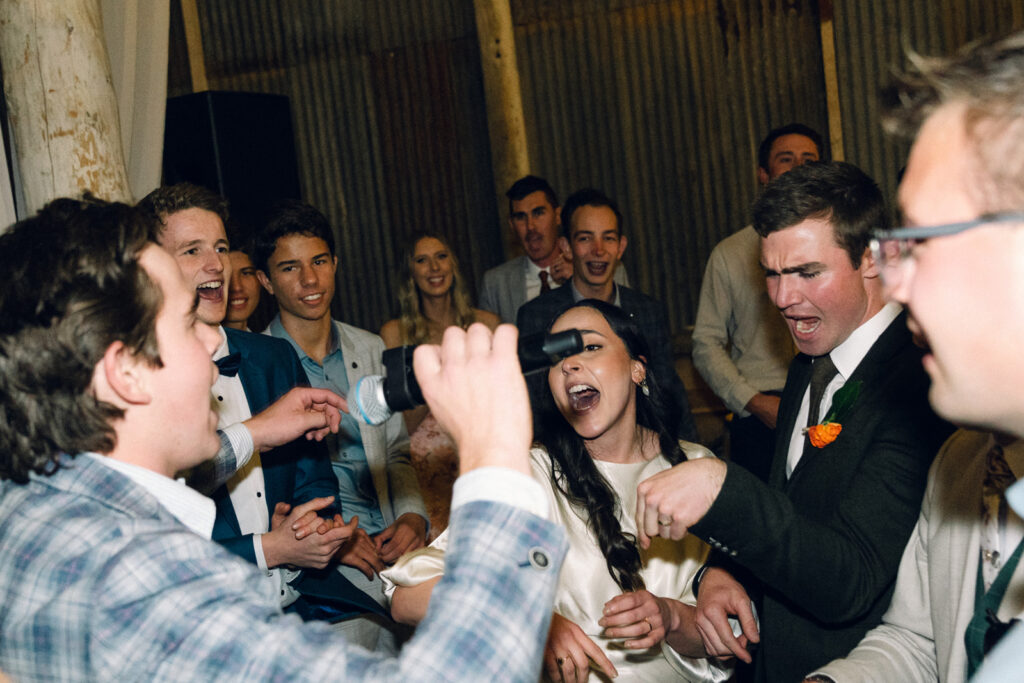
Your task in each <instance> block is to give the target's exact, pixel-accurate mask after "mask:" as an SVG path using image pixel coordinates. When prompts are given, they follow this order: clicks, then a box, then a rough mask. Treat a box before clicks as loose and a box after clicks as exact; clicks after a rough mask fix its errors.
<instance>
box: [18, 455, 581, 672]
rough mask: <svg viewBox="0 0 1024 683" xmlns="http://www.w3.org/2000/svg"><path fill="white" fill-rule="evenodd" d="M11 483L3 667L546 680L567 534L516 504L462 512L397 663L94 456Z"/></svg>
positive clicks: (455, 516)
mask: <svg viewBox="0 0 1024 683" xmlns="http://www.w3.org/2000/svg"><path fill="white" fill-rule="evenodd" d="M65 464H66V467H64V468H61V469H60V470H58V471H57V472H56V473H54V474H52V475H50V476H33V477H32V479H31V480H30V482H29V483H28V484H24V485H19V484H14V483H12V482H10V481H0V548H3V550H4V560H3V562H2V563H0V670H2V671H4V672H5V673H7V674H8V675H9V676H11V677H12V678H13V679H14V680H25V681H28V680H33V681H37V680H52V679H60V680H104V681H107V680H116V681H132V680H139V681H155V680H175V681H181V680H195V681H201V680H214V679H216V680H235V679H239V680H240V679H243V678H244V679H246V680H270V679H276V680H289V681H291V680H311V681H317V682H318V683H319V682H320V681H323V680H360V681H364V680H365V681H371V680H373V681H376V680H381V681H385V680H387V681H394V680H409V681H420V680H423V681H426V680H430V681H436V680H442V679H443V680H470V679H472V680H499V679H500V680H519V681H536V680H537V678H538V675H539V672H540V658H541V652H542V648H543V646H544V642H545V638H546V635H547V629H548V624H549V620H550V618H551V605H552V599H553V594H554V589H555V584H556V581H557V578H558V569H559V568H560V567H561V562H562V558H563V557H564V554H565V549H566V542H565V535H564V532H563V531H562V530H561V529H559V528H557V527H556V526H555V525H553V524H552V523H550V522H547V521H546V520H543V519H541V518H539V517H536V516H534V515H531V514H529V513H527V512H524V511H522V510H520V509H518V508H513V507H511V506H507V505H502V504H499V503H490V502H474V503H469V504H467V505H465V506H462V507H460V508H458V509H457V510H456V511H455V512H454V513H453V515H452V522H451V529H452V547H451V552H450V553H449V556H448V562H447V566H446V569H445V577H444V579H443V580H442V581H441V583H440V584H439V585H438V586H437V588H436V589H435V591H434V594H433V599H432V601H431V610H430V612H429V614H428V615H427V618H426V619H425V620H424V622H423V623H422V625H421V626H420V628H419V629H418V631H417V634H416V636H415V637H414V638H413V639H412V640H411V641H410V642H409V643H408V644H407V645H406V646H405V648H404V649H403V651H402V655H401V657H399V658H397V659H388V658H386V657H384V656H382V655H379V654H373V653H368V652H365V651H363V650H360V649H359V648H356V647H354V646H350V645H348V644H347V643H346V642H345V641H344V640H343V639H342V638H341V637H340V636H339V635H337V634H335V633H333V632H332V631H331V630H330V629H329V627H328V626H327V625H326V624H323V623H316V622H311V623H306V624H303V623H302V622H301V620H300V619H299V618H298V617H296V616H284V615H283V614H282V613H281V610H280V608H279V606H278V601H277V596H276V595H275V594H274V591H273V590H272V589H271V588H270V584H269V583H268V582H264V581H260V580H259V572H258V570H257V569H256V568H255V567H254V566H253V565H251V564H248V563H246V562H245V561H243V560H241V559H240V558H238V557H237V556H235V555H233V554H231V553H229V552H227V551H226V550H224V549H223V548H222V547H221V546H220V545H218V544H216V543H213V542H211V541H208V540H206V539H203V538H201V537H199V536H197V535H195V534H193V533H191V532H190V531H189V530H188V529H186V528H185V527H184V526H183V525H181V524H180V523H179V522H178V521H177V520H176V519H175V518H174V517H173V516H172V515H171V514H170V513H169V512H167V510H166V509H165V508H163V507H162V506H161V505H160V504H159V503H158V502H157V500H156V498H154V497H153V496H152V495H150V494H149V493H148V492H147V491H146V490H145V489H143V488H142V487H140V486H138V485H136V484H135V483H133V482H132V481H131V480H129V479H128V478H127V477H125V476H123V475H122V474H120V473H118V472H116V471H114V470H112V469H110V468H108V467H106V466H104V465H103V464H102V463H99V462H95V461H93V460H92V459H91V458H75V459H67V461H66V463H65Z"/></svg>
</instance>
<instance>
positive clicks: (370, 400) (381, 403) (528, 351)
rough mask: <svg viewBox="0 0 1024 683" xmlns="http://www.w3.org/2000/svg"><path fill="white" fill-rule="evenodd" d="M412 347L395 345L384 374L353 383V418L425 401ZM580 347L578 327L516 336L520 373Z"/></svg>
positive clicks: (378, 418) (374, 421)
mask: <svg viewBox="0 0 1024 683" xmlns="http://www.w3.org/2000/svg"><path fill="white" fill-rule="evenodd" d="M415 348H416V347H415V346H399V347H397V348H394V349H388V350H387V351H385V352H384V355H383V356H382V360H383V362H384V372H385V374H384V375H367V376H365V377H362V378H360V379H359V381H358V382H356V388H355V391H353V392H351V393H350V394H349V411H350V413H351V415H352V416H353V417H355V418H356V419H358V420H361V421H363V422H365V423H366V424H370V425H379V424H382V423H383V422H384V421H385V420H387V419H388V418H389V417H391V416H392V415H393V414H394V413H397V412H399V411H402V410H409V409H410V408H415V407H416V406H421V405H423V404H424V403H425V401H424V400H423V392H422V391H420V385H419V383H418V382H417V381H416V375H415V373H414V372H413V370H412V353H413V350H414V349H415ZM582 350H583V335H581V334H580V331H579V330H566V331H564V332H556V333H554V334H549V333H546V332H538V333H537V334H530V335H527V336H525V337H520V338H519V349H518V354H519V365H520V366H522V369H523V374H527V373H530V372H534V371H536V370H541V369H544V368H549V367H551V366H552V365H554V364H555V363H557V362H558V361H560V360H561V359H563V358H566V357H568V356H572V355H574V354H577V353H579V352H580V351H582Z"/></svg>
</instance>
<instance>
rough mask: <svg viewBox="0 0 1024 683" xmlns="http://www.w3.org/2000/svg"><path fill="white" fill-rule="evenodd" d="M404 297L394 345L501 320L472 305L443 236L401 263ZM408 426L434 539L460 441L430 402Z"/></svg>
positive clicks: (417, 245)
mask: <svg viewBox="0 0 1024 683" xmlns="http://www.w3.org/2000/svg"><path fill="white" fill-rule="evenodd" d="M398 301H399V308H400V311H399V316H400V317H398V318H395V319H394V320H389V321H387V322H386V323H384V325H383V327H381V328H380V336H381V337H382V338H383V339H384V344H385V345H387V347H388V348H393V347H396V346H404V345H416V344H440V343H441V337H442V336H443V335H444V331H445V330H446V329H447V328H449V327H451V326H453V325H455V326H458V327H461V328H466V327H469V325H470V324H471V323H474V322H481V323H483V324H485V325H487V326H488V327H489V328H491V330H493V329H494V328H496V327H497V326H498V324H499V323H500V322H501V320H500V319H499V318H498V316H496V315H495V314H493V313H490V312H488V311H482V310H480V309H477V308H473V307H472V306H471V305H470V300H469V293H468V291H467V289H466V284H465V280H464V279H463V277H462V273H460V272H459V264H458V261H457V260H456V258H455V253H454V252H453V251H452V250H451V247H449V246H448V243H447V242H445V241H444V239H443V238H441V237H440V236H437V235H423V234H421V235H417V236H414V237H413V238H412V240H411V241H410V242H409V247H408V249H407V250H406V253H405V254H404V256H403V258H402V260H401V262H400V265H399V281H398ZM405 424H406V427H407V428H408V430H409V434H410V435H411V455H412V462H413V466H414V467H415V468H416V472H417V474H418V475H419V480H420V490H421V491H422V493H423V500H424V502H425V503H426V506H427V512H428V513H429V514H430V538H431V539H433V538H436V537H437V535H438V534H440V533H441V532H442V531H444V529H445V527H447V526H448V511H449V508H450V506H451V497H452V484H453V483H454V482H455V477H456V476H457V475H458V470H459V468H458V462H457V460H456V457H455V445H454V444H453V443H452V440H451V438H450V437H449V436H448V434H446V433H445V432H444V431H443V430H442V429H441V427H440V425H438V423H437V421H436V420H435V419H434V417H433V416H432V415H430V413H429V411H428V409H427V407H426V406H420V407H419V408H414V409H413V410H408V411H406V412H405Z"/></svg>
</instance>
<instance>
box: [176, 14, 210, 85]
mask: <svg viewBox="0 0 1024 683" xmlns="http://www.w3.org/2000/svg"><path fill="white" fill-rule="evenodd" d="M181 19H182V22H183V23H184V24H185V44H186V45H187V46H188V70H189V73H190V74H191V75H192V92H205V91H207V90H209V89H210V86H209V84H208V83H207V80H206V57H204V56H203V32H202V31H201V30H200V28H199V8H198V7H196V0H181Z"/></svg>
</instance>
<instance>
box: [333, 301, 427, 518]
mask: <svg viewBox="0 0 1024 683" xmlns="http://www.w3.org/2000/svg"><path fill="white" fill-rule="evenodd" d="M334 329H335V331H336V332H337V334H338V340H339V341H338V343H339V345H340V346H341V353H342V355H343V356H344V357H345V372H346V374H347V375H348V385H349V387H352V388H354V387H355V386H356V382H358V381H359V380H360V378H362V377H365V376H366V375H383V374H384V365H383V363H382V362H381V355H382V354H383V353H384V340H383V339H381V338H380V337H379V336H377V335H376V334H373V333H372V332H367V331H366V330H361V329H359V328H358V327H353V326H352V325H346V324H345V323H342V322H338V321H337V320H335V321H334ZM359 435H360V436H361V437H362V439H363V448H364V449H365V450H366V461H367V463H369V465H370V473H371V475H372V476H373V485H374V488H375V489H376V491H377V501H378V502H379V503H380V512H381V514H382V515H383V516H384V521H385V522H387V524H389V525H390V524H392V523H393V522H394V521H395V520H396V519H398V518H399V517H401V516H402V515H403V514H405V513H406V512H414V513H416V514H418V515H420V516H421V517H423V519H425V520H429V519H430V517H429V516H428V515H427V508H426V506H425V505H424V504H423V496H422V495H421V494H420V486H419V481H418V480H417V478H416V470H414V469H413V466H412V462H411V460H410V459H409V433H408V432H407V431H406V429H405V421H404V420H403V419H402V414H401V413H395V414H394V415H392V416H391V417H390V418H388V420H387V421H386V422H385V423H384V424H382V425H377V426H372V425H368V424H363V423H362V422H360V423H359Z"/></svg>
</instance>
